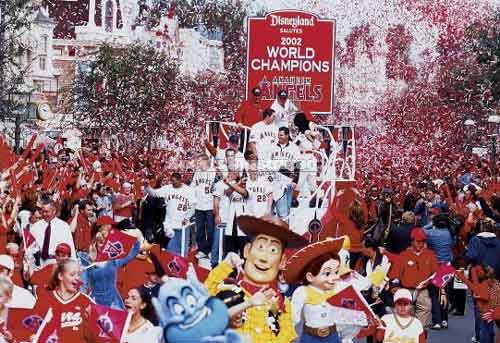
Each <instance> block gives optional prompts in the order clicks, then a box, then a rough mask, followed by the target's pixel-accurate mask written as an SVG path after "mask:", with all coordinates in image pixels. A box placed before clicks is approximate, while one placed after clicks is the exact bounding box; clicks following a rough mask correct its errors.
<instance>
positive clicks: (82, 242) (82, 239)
mask: <svg viewBox="0 0 500 343" xmlns="http://www.w3.org/2000/svg"><path fill="white" fill-rule="evenodd" d="M72 220H73V218H71V219H70V220H69V221H68V223H71V221H72ZM73 240H74V241H75V248H76V250H82V251H88V250H89V246H90V243H91V242H92V227H91V225H90V222H89V220H88V218H87V217H86V216H85V215H83V214H78V219H77V220H76V229H75V232H74V233H73Z"/></svg>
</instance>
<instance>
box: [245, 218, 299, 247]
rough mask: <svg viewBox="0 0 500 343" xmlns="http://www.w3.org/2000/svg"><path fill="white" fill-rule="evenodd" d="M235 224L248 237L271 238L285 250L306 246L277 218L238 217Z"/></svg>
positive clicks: (297, 235)
mask: <svg viewBox="0 0 500 343" xmlns="http://www.w3.org/2000/svg"><path fill="white" fill-rule="evenodd" d="M236 222H237V223H238V226H239V227H240V229H241V231H243V232H244V233H245V234H247V235H248V236H253V237H255V236H257V235H259V234H263V235H269V236H273V237H275V238H277V239H279V240H280V241H281V242H283V243H284V245H286V247H287V248H300V247H303V246H304V245H306V244H307V241H306V239H305V238H304V237H302V236H301V235H299V234H297V233H295V232H293V231H292V230H290V227H289V226H288V224H287V223H286V222H285V221H283V220H281V219H279V218H277V217H272V216H263V217H254V216H239V217H238V218H236Z"/></svg>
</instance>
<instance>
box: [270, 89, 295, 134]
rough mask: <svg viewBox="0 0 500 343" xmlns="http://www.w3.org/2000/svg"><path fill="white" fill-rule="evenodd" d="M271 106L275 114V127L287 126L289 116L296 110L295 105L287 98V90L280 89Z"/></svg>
mask: <svg viewBox="0 0 500 343" xmlns="http://www.w3.org/2000/svg"><path fill="white" fill-rule="evenodd" d="M271 108H272V109H273V110H274V112H275V114H276V118H275V124H276V126H277V127H288V126H289V122H290V118H291V117H292V115H293V114H294V113H295V112H297V111H298V108H297V106H295V104H294V103H293V102H292V101H290V99H288V92H287V91H286V90H280V91H279V92H278V97H277V98H276V99H275V100H274V102H273V104H272V105H271Z"/></svg>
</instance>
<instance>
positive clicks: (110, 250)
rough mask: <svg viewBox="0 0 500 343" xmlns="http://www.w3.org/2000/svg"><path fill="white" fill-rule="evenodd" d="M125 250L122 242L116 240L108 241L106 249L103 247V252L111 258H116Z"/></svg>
mask: <svg viewBox="0 0 500 343" xmlns="http://www.w3.org/2000/svg"><path fill="white" fill-rule="evenodd" d="M124 252H125V248H124V247H123V244H122V242H120V241H115V242H110V241H107V242H106V245H105V246H104V249H102V253H103V254H106V255H108V256H109V258H116V257H118V256H120V255H122V254H123V253H124Z"/></svg>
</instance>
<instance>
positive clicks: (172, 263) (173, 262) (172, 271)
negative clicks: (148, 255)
mask: <svg viewBox="0 0 500 343" xmlns="http://www.w3.org/2000/svg"><path fill="white" fill-rule="evenodd" d="M155 255H156V257H158V259H159V260H160V262H161V265H162V267H163V269H164V270H165V274H167V276H169V277H178V278H181V279H185V278H186V273H187V271H188V261H187V260H186V259H185V258H184V257H182V256H180V255H176V254H173V253H171V252H169V251H166V250H162V251H161V252H160V253H156V254H155Z"/></svg>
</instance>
